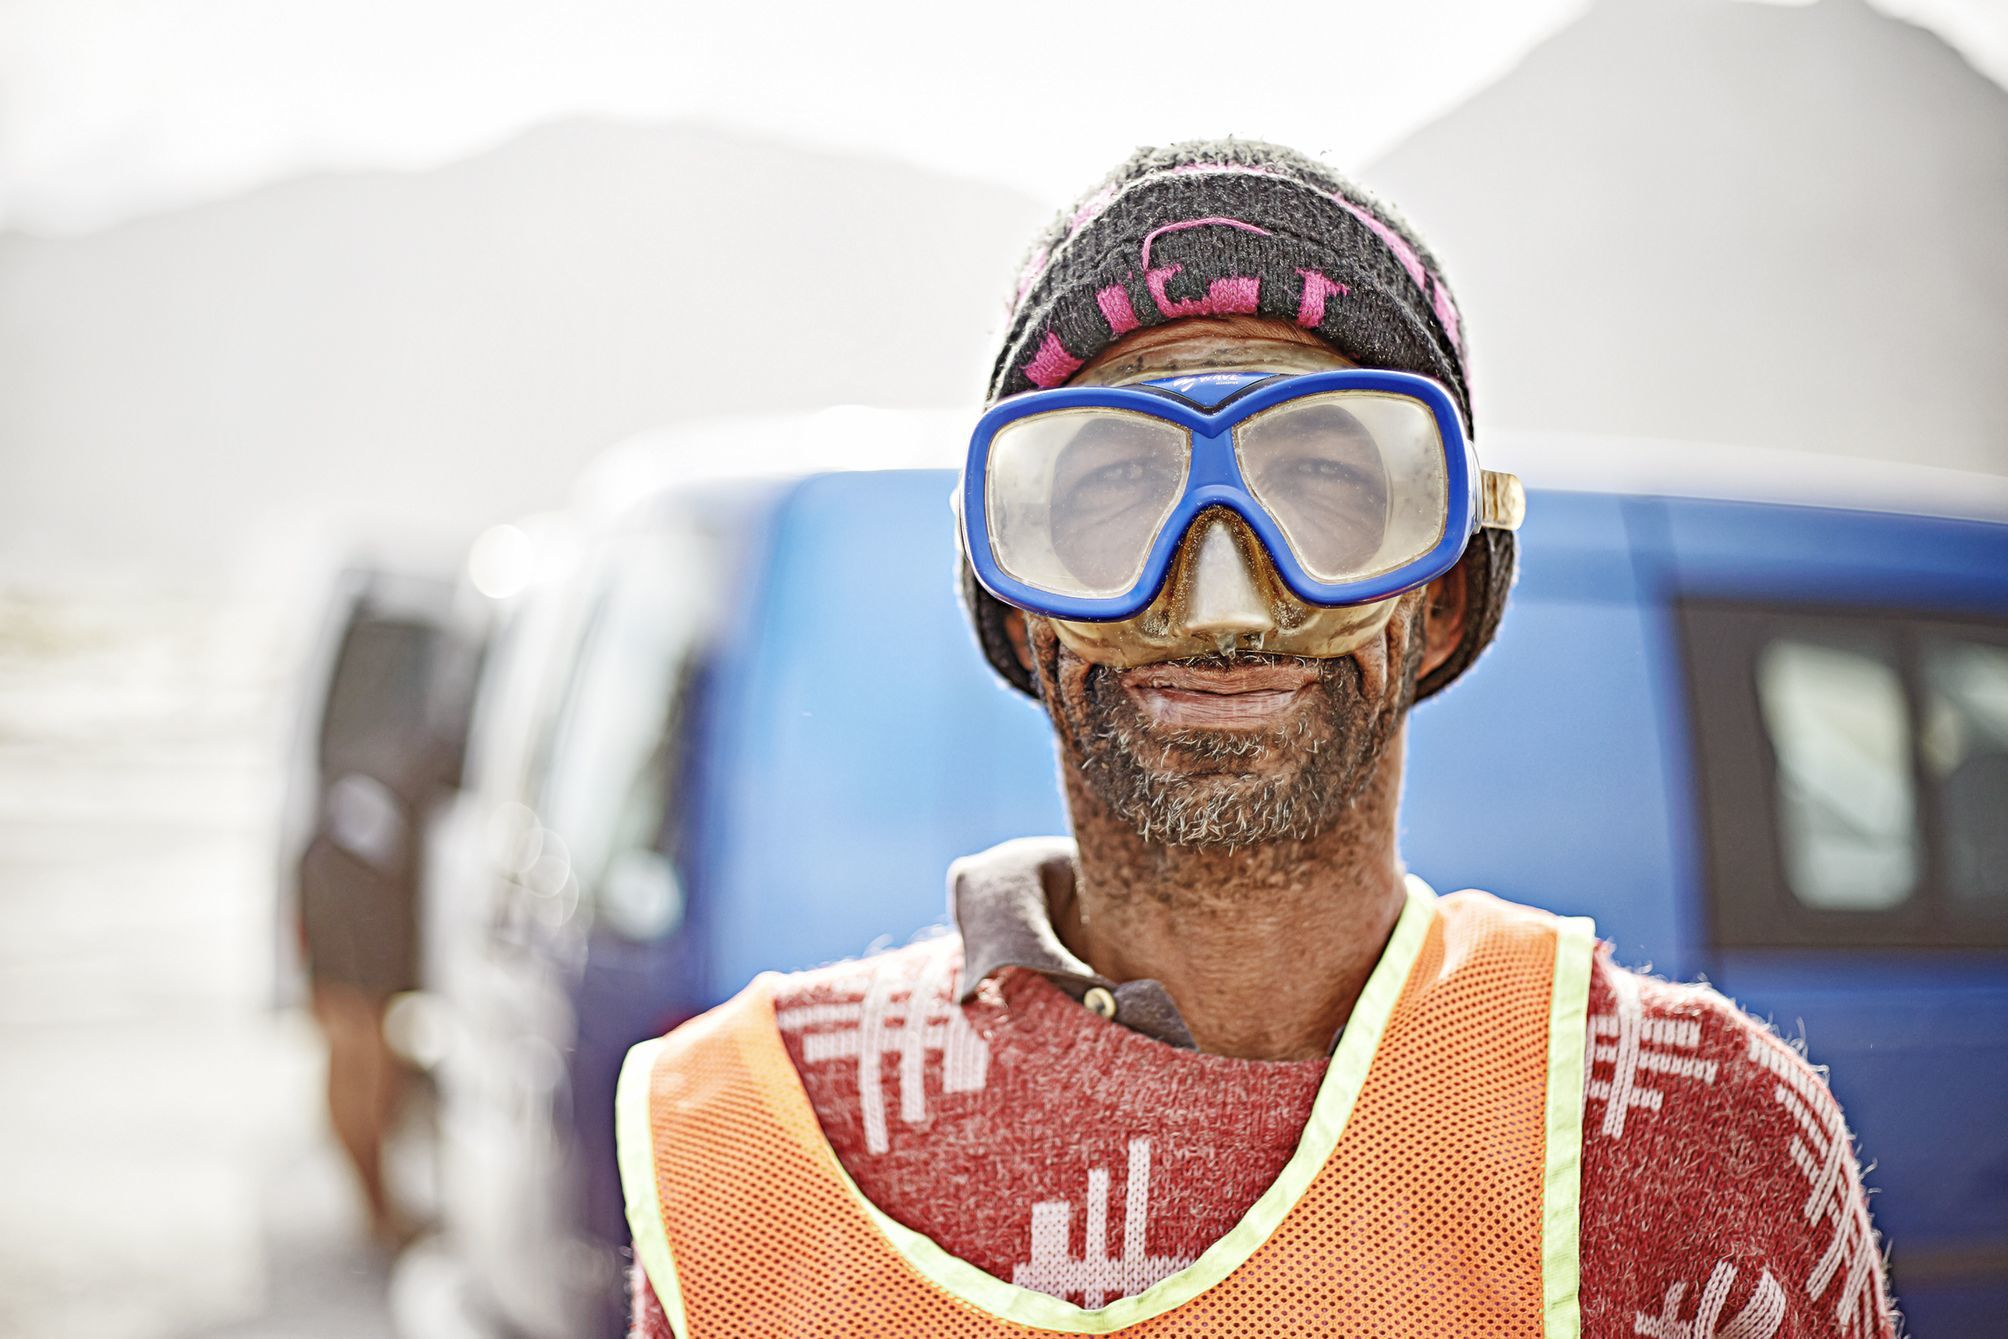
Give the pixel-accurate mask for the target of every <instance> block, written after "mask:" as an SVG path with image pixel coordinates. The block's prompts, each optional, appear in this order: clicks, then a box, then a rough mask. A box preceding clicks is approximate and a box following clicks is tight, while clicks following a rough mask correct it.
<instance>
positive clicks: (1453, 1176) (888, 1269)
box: [621, 893, 1591, 1339]
mask: <svg viewBox="0 0 2008 1339" xmlns="http://www.w3.org/2000/svg"><path fill="white" fill-rule="evenodd" d="M1590 943H1591V940H1590V937H1589V935H1588V933H1587V932H1586V931H1585V930H1583V929H1582V928H1581V927H1580V925H1579V924H1578V923H1574V922H1562V921H1558V920H1556V919H1555V918H1553V917H1550V916H1548V915H1546V914H1545V913H1541V912H1536V911H1531V910H1528V909H1524V908H1518V907H1513V906H1510V905H1508V904H1506V903H1502V902H1499V901H1497V900H1496V899H1492V898H1490V897H1487V896H1485V895H1483V894H1472V893H1465V894H1456V895H1453V896H1452V897H1449V898H1445V899H1441V900H1440V901H1435V902H1431V901H1429V900H1427V899H1417V900H1415V901H1413V902H1412V903H1411V906H1410V908H1409V911H1408V912H1407V913H1405V914H1404V916H1403V918H1402V922H1401V924H1400V925H1399V926H1398V927H1397V930H1396V933H1395V937H1394V940H1393V941H1392V942H1391V943H1390V946H1389V950H1388V953H1387V955H1386V956H1385V957H1384V958H1383V961H1382V963H1381V966H1380V968H1378V969H1377V970H1376V972H1375V974H1374V978H1373V979H1371V980H1370V981H1369V982H1368V986H1367V989H1366V991H1365V992H1364V993H1363V994H1362V997H1361V1002H1360V1005H1359V1006H1358V1008H1356V1010H1355V1013H1354V1019H1353V1022H1352V1023H1351V1024H1349V1026H1348V1029H1347V1040H1346V1041H1345V1042H1343V1043H1342V1045H1341V1050H1340V1053H1339V1055H1338V1056H1337V1057H1335V1059H1334V1062H1333V1065H1332V1069H1331V1073H1330V1075H1329V1076H1328V1078H1327V1080H1326V1086H1325V1089H1324V1090H1323V1091H1321V1093H1320V1096H1319V1098H1318V1105H1317V1107H1316V1108H1315V1109H1314V1111H1313V1115H1312V1119H1311V1121H1310V1124H1309V1126H1308V1127H1307V1129H1306V1132H1305V1136H1304V1145H1303V1147H1302V1148H1300V1150H1299V1156H1298V1158H1297V1159H1293V1161H1292V1164H1291V1166H1290V1167H1289V1168H1286V1169H1285V1171H1284V1173H1283V1175H1282V1176H1281V1177H1279V1178H1278V1182H1277V1185H1276V1186H1275V1187H1272V1190H1271V1193H1270V1194H1269V1195H1265V1196H1264V1198H1263V1200H1262V1201H1261V1202H1259V1203H1258V1204H1257V1205H1256V1206H1255V1208H1254V1209H1252V1210H1251V1211H1250V1213H1249V1215H1248V1218H1247V1219H1246V1220H1244V1221H1243V1223H1242V1225H1241V1226H1240V1227H1238V1228H1237V1229H1235V1231H1234V1232H1232V1233H1230V1234H1229V1235H1228V1236H1227V1237H1226V1238H1224V1239H1222V1241H1221V1242H1220V1243H1218V1244H1217V1245H1216V1246H1215V1248H1214V1249H1213V1250H1210V1251H1208V1252H1207V1253H1206V1255H1204V1256H1202V1257H1201V1258H1200V1260H1199V1261H1198V1262H1197V1263H1195V1264H1194V1265H1192V1266H1190V1267H1189V1268H1187V1269H1185V1270H1183V1271H1180V1273H1178V1274H1175V1275H1173V1276H1172V1277H1170V1278H1168V1279H1165V1280H1163V1281H1162V1282H1161V1283H1158V1284H1156V1285H1154V1286H1152V1287H1151V1288H1148V1289H1146V1290H1144V1291H1142V1292H1140V1293H1138V1294H1136V1295H1135V1296H1132V1297H1126V1298H1123V1299H1122V1300H1121V1301H1118V1302H1116V1303H1112V1304H1111V1305H1109V1306H1107V1307H1105V1308H1101V1309H1099V1310H1095V1311H1088V1310H1084V1309H1082V1308H1079V1307H1075V1306H1072V1305H1070V1304H1068V1303H1064V1302H1061V1301H1059V1300H1058V1299H1055V1298H1052V1297H1049V1296H1046V1295H1044V1294H1039V1293H1031V1292H1028V1291H1027V1290H1025V1289H1020V1288H1015V1287H1013V1286H1012V1285H1009V1284H1005V1283H1003V1282H1001V1281H1000V1280H997V1279H994V1278H992V1277H991V1276H989V1275H987V1274H983V1273H981V1272H980V1271H978V1270H976V1269H975V1268H974V1267H973V1266H969V1265H967V1264H965V1263H963V1262H960V1261H957V1260H955V1259H954V1258H953V1257H950V1256H948V1255H946V1253H945V1252H942V1251H940V1249H939V1248H938V1247H933V1246H932V1243H929V1242H927V1241H926V1239H925V1238H920V1237H919V1236H918V1234H915V1233H912V1232H911V1231H909V1230H907V1229H905V1228H902V1227H900V1226H899V1225H898V1224H896V1223H893V1222H892V1221H891V1220H890V1219H887V1218H885V1217H884V1215H882V1214H880V1213H878V1212H877V1211H876V1210H875V1209H874V1208H873V1207H872V1206H871V1205H870V1204H869V1203H868V1202H867V1201H865V1200H864V1199H863V1197H862V1196H860V1195H859V1194H858V1193H857V1191H856V1190H855V1188H854V1187H853V1185H852V1184H851V1182H850V1181H849V1178H848V1177H847V1176H846V1175H845V1173H844V1171H843V1169H842V1167H841V1165H840V1164H839V1163H838V1161H837V1159H836V1156H835V1155H834V1153H833V1152H832V1151H831V1149H830V1147H829V1145H828V1143H827V1141H826V1140H825V1139H824V1138H823V1135H822V1133H821V1130H820V1128H819V1127H818V1125H817V1123H816V1117H815V1114H814V1111H813V1109H812V1108H811V1106H810V1104H809V1102H808V1100H807V1098H806V1095H805V1094H804V1093H803V1091H802V1088H801V1084H800V1080H799V1079H798V1078H797V1077H796V1073H795V1070H794V1067H793V1065H792V1063H791V1062H790V1060H789V1058H788V1055H787V1053H786V1050H785V1049H784V1047H783V1045H782V1043H781V1040H780V1037H779V1034H778V1033H777V1031H776V1029H775V1025H774V1019H773V1010H772V1004H771V1000H770V997H769V994H768V988H767V984H766V982H765V981H764V979H763V981H760V982H756V983H755V984H754V985H753V986H752V987H751V988H749V989H748V990H747V991H746V992H745V993H743V994H742V995H741V996H739V997H738V998H737V999H735V1000H733V1001H732V1002H730V1003H728V1004H727V1005H725V1006H722V1007H721V1008H720V1009H718V1010H715V1011H713V1012H712V1013H711V1014H708V1015H706V1016H705V1017H703V1018H701V1019H698V1020H696V1021H695V1022H693V1023H691V1024H688V1025H686V1026H685V1027H684V1028H682V1029H679V1030H678V1031H677V1032H676V1033H674V1034H672V1035H671V1036H670V1037H669V1038H666V1039H663V1040H661V1041H659V1042H655V1043H650V1044H648V1045H647V1046H645V1047H643V1048H638V1049H637V1053H636V1055H635V1057H634V1058H632V1059H631V1060H630V1064H629V1069H628V1071H627V1073H626V1074H625V1075H624V1077H623V1089H624V1094H623V1101H622V1107H623V1114H622V1130H621V1139H622V1154H623V1174H624V1177H625V1179H626V1181H627V1189H628V1195H629V1211H630V1219H631V1222H632V1223H633V1225H634V1227H635V1233H636V1240H637V1251H638V1254H639V1255H640V1256H641V1258H642V1260H643V1262H644V1264H645V1265H646V1266H647V1267H648V1270H649V1273H650V1276H651V1279H652V1281H653V1283H654V1286H655V1288H656V1291H657V1293H658V1294H659V1295H661V1296H662V1297H663V1298H664V1300H665V1303H666V1304H667V1305H668V1306H669V1308H670V1312H671V1315H672V1317H673V1318H676V1317H678V1316H679V1313H680V1316H681V1320H680V1323H679V1332H680V1333H682V1334H684V1335H686V1336H688V1337H689V1339H708V1337H709V1336H712V1335H734V1336H739V1335H747V1336H751V1335H795V1334H826V1335H859V1336H864V1335H874V1336H876V1335H888V1334H891V1335H918V1334H926V1335H940V1336H976V1335H1018V1334H1042V1333H1055V1332H1060V1333H1065V1332H1072V1333H1121V1334H1134V1335H1194V1336H1197V1335H1210V1336H1219V1337H1220V1339H1227V1337H1229V1336H1243V1335H1246V1336H1254V1335H1287V1334H1303V1335H1311V1334H1317V1335H1335V1334H1355V1335H1400V1334H1415V1335H1441V1334H1481V1333H1482V1334H1488V1335H1529V1336H1553V1335H1569V1334H1573V1333H1574V1332H1575V1330H1574V1324H1575V1303H1576V1299H1575V1268H1576V1242H1575V1237H1574V1227H1575V1214H1576V1200H1575V1191H1576V1181H1575V1176H1576V1169H1577V1161H1576V1159H1577V1151H1578V1148H1579V1143H1578V1141H1579V1138H1580V1115H1581V1084H1582V1039H1583V1035H1584V1033H1583V1027H1584V1016H1583V1008H1584V995H1585V991H1586V983H1587V978H1588V961H1589V953H1590ZM1348 1048H1351V1051H1352V1055H1351V1056H1350V1057H1349V1056H1348Z"/></svg>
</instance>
